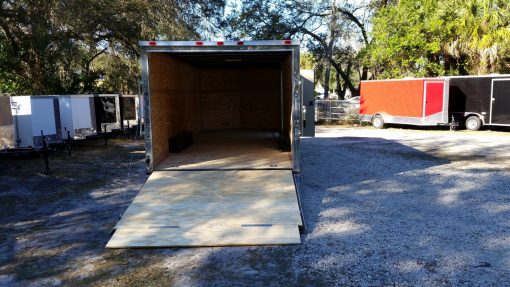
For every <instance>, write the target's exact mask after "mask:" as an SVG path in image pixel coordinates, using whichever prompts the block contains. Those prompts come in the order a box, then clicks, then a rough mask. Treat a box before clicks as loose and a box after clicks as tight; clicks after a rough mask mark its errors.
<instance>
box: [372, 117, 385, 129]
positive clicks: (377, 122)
mask: <svg viewBox="0 0 510 287" xmlns="http://www.w3.org/2000/svg"><path fill="white" fill-rule="evenodd" d="M372 125H373V126H374V128H376V129H383V128H384V119H383V117H381V116H380V115H376V116H375V117H374V118H373V119H372Z"/></svg>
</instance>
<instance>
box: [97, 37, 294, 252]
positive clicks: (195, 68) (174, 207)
mask: <svg viewBox="0 0 510 287" xmlns="http://www.w3.org/2000/svg"><path fill="white" fill-rule="evenodd" d="M143 45H146V46H143ZM190 45H191V46H190ZM142 48H143V49H142V56H141V57H142V68H143V70H144V72H143V74H144V80H143V82H144V85H143V86H144V90H145V92H144V94H145V97H144V99H145V104H146V105H145V106H146V115H145V128H146V132H147V133H146V163H147V165H148V166H147V170H148V171H149V172H152V174H151V176H150V177H149V179H148V181H147V183H146V184H145V185H144V187H143V188H142V190H141V191H140V193H139V194H138V195H137V197H136V198H135V199H134V201H133V203H132V204H131V206H129V207H128V209H127V210H126V212H125V213H124V215H123V216H122V219H121V220H120V221H119V222H118V223H117V225H116V226H115V232H114V234H113V236H112V238H111V240H110V241H109V242H108V244H107V246H106V247H108V248H129V247H174V246H181V247H187V246H188V247H189V246H236V245H280V244H299V243H300V232H299V230H300V228H302V227H303V222H302V216H301V212H300V208H299V204H298V197H297V193H296V187H295V183H294V173H293V172H296V173H297V172H299V138H300V135H301V121H302V115H301V107H302V104H303V103H302V99H301V91H302V90H301V85H302V83H301V76H300V74H299V45H298V44H297V43H294V42H292V41H254V42H157V41H151V42H148V43H145V44H144V43H142ZM181 144H182V145H184V146H185V148H182V149H181V148H178V149H177V148H176V146H180V145H181ZM176 150H177V151H176Z"/></svg>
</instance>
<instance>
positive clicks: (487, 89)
mask: <svg viewBox="0 0 510 287" xmlns="http://www.w3.org/2000/svg"><path fill="white" fill-rule="evenodd" d="M360 94H361V97H360V119H361V121H364V122H371V123H372V124H373V125H374V127H376V128H382V127H384V125H385V124H387V123H392V124H409V125H418V126H436V125H464V126H465V127H466V128H467V129H469V130H478V129H480V128H481V127H482V126H484V125H498V126H510V75H487V76H457V77H442V78H424V79H399V80H380V81H362V82H361V87H360Z"/></svg>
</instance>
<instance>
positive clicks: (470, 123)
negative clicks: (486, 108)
mask: <svg viewBox="0 0 510 287" xmlns="http://www.w3.org/2000/svg"><path fill="white" fill-rule="evenodd" d="M481 127H482V120H481V119H480V118H479V117H478V116H470V117H469V118H467V119H466V129H468V130H470V131H477V130H479V129H480V128H481Z"/></svg>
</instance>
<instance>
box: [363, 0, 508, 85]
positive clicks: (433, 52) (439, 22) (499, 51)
mask: <svg viewBox="0 0 510 287" xmlns="http://www.w3.org/2000/svg"><path fill="white" fill-rule="evenodd" d="M509 5H510V4H509V2H508V1H498V0H445V1H441V2H440V1H433V0H401V1H398V2H396V3H395V4H394V5H390V6H387V7H384V8H382V9H381V10H380V11H379V12H378V13H377V15H376V16H375V18H374V19H373V31H372V36H373V41H372V44H371V46H370V47H369V49H368V50H367V51H366V57H365V59H366V62H367V63H368V64H370V66H371V67H372V68H373V70H374V73H375V76H376V77H378V78H396V77H403V76H415V77H421V76H438V75H458V74H484V73H494V72H504V71H507V70H508V59H505V57H504V53H505V51H508V47H509V40H510V17H509V15H510V14H509Z"/></svg>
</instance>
